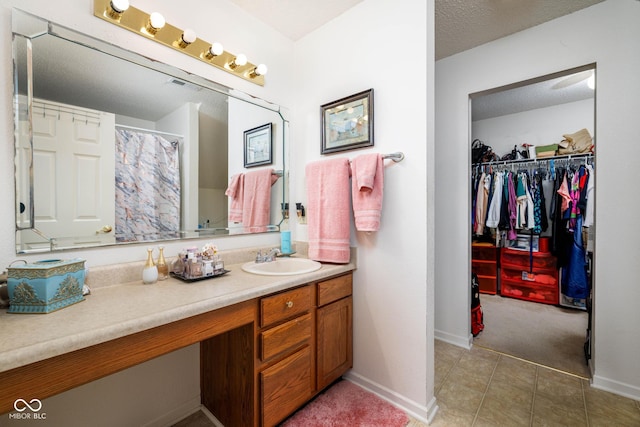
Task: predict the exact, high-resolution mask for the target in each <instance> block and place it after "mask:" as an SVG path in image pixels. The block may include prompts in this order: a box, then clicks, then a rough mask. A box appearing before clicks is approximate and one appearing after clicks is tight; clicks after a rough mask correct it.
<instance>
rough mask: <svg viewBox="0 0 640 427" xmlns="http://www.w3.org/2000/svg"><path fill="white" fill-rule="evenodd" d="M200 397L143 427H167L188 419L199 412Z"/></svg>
mask: <svg viewBox="0 0 640 427" xmlns="http://www.w3.org/2000/svg"><path fill="white" fill-rule="evenodd" d="M200 407H201V404H200V395H197V396H195V397H193V398H191V399H189V400H188V401H186V402H185V403H183V404H182V405H180V406H178V407H177V408H174V409H172V410H171V411H170V412H167V413H166V414H162V415H160V416H159V417H157V418H156V419H154V420H152V421H150V422H148V423H147V424H144V427H167V426H172V425H173V424H175V423H177V422H178V421H180V420H182V419H184V418H186V417H188V416H189V415H191V414H193V413H194V412H197V411H199V410H200Z"/></svg>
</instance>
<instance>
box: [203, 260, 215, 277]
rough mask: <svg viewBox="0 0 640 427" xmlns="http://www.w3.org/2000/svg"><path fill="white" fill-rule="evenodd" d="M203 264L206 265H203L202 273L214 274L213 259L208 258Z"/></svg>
mask: <svg viewBox="0 0 640 427" xmlns="http://www.w3.org/2000/svg"><path fill="white" fill-rule="evenodd" d="M203 264H204V266H203V267H202V274H203V275H204V276H211V275H213V261H211V260H206V261H203Z"/></svg>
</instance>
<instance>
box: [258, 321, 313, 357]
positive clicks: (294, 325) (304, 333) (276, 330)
mask: <svg viewBox="0 0 640 427" xmlns="http://www.w3.org/2000/svg"><path fill="white" fill-rule="evenodd" d="M310 337H311V314H309V313H307V314H305V315H302V316H300V317H296V318H295V319H293V320H289V321H288V322H287V323H283V324H282V325H278V326H275V327H273V328H271V329H268V330H266V331H264V332H262V333H261V334H260V343H261V345H260V359H261V360H263V361H264V360H267V359H269V358H271V357H273V356H275V355H278V354H280V353H283V352H285V351H287V350H289V349H292V348H294V347H295V346H297V345H300V344H302V343H304V342H305V341H307V340H308V339H309V338H310Z"/></svg>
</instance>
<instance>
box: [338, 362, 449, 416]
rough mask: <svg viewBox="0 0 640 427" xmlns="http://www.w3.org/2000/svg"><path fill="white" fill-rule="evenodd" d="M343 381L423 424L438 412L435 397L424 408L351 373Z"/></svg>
mask: <svg viewBox="0 0 640 427" xmlns="http://www.w3.org/2000/svg"><path fill="white" fill-rule="evenodd" d="M344 379H346V380H348V381H351V382H353V383H354V384H357V385H359V386H360V387H362V388H363V389H365V390H367V391H370V392H371V393H373V394H375V395H376V396H378V397H380V398H382V399H384V400H386V401H387V402H389V403H391V404H392V405H393V406H395V407H397V408H400V409H402V410H403V411H405V412H406V413H407V414H408V415H409V416H411V417H413V418H415V419H417V420H418V421H421V422H424V423H429V422H430V420H432V419H433V417H434V416H435V414H436V412H437V410H438V405H436V399H435V397H434V398H433V399H431V401H430V402H429V404H428V405H427V406H424V405H421V404H419V403H417V402H414V401H413V400H410V399H407V398H406V397H404V396H402V395H400V394H398V393H396V392H395V391H393V390H390V389H388V388H387V387H385V386H383V385H380V384H378V383H375V382H373V381H370V380H369V379H367V378H365V377H363V376H361V375H358V374H356V373H354V372H352V371H349V372H347V374H345V375H344Z"/></svg>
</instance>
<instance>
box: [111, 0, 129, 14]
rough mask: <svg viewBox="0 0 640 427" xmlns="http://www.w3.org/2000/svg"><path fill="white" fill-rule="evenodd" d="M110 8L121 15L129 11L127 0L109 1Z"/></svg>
mask: <svg viewBox="0 0 640 427" xmlns="http://www.w3.org/2000/svg"><path fill="white" fill-rule="evenodd" d="M110 5H111V7H112V8H113V10H115V11H116V12H118V13H122V12H124V11H125V10H127V9H129V0H111V2H110Z"/></svg>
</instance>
